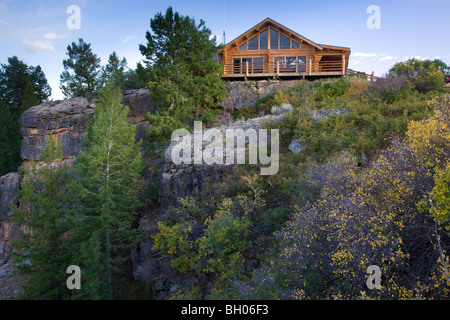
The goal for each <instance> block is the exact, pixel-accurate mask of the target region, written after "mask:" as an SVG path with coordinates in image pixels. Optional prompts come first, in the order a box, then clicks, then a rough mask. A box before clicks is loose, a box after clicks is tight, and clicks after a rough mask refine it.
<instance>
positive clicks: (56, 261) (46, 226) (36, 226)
mask: <svg viewBox="0 0 450 320" xmlns="http://www.w3.org/2000/svg"><path fill="white" fill-rule="evenodd" d="M61 158H62V145H61V144H59V143H58V142H57V141H56V139H54V138H53V137H52V136H49V137H48V139H47V141H46V143H45V147H44V149H43V151H42V156H41V161H42V163H41V164H40V165H39V167H38V166H37V165H36V163H34V161H31V168H26V167H25V166H24V172H25V177H24V179H23V181H22V183H21V191H20V203H21V208H20V209H18V208H14V207H13V215H12V221H13V223H15V224H17V225H18V226H20V229H21V230H22V232H21V234H20V236H19V240H18V241H16V242H15V243H14V248H15V249H16V252H15V253H14V254H13V259H14V262H15V265H16V267H17V269H18V271H19V272H20V273H21V274H23V275H27V280H26V282H25V285H24V287H23V290H24V291H23V296H22V298H25V299H38V300H42V299H48V300H54V299H65V298H68V297H69V296H70V291H68V289H67V286H66V279H67V274H66V269H67V267H68V266H69V265H71V264H72V261H73V256H72V254H73V252H74V250H73V249H71V248H69V244H70V243H71V242H70V241H68V240H67V239H68V232H69V231H70V225H69V224H68V223H67V222H68V220H67V216H66V204H67V199H66V198H65V196H66V195H67V194H66V193H65V190H66V188H65V183H66V181H67V178H68V169H67V167H66V166H60V165H55V163H57V162H55V161H58V160H60V159H61Z"/></svg>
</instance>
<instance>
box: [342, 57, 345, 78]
mask: <svg viewBox="0 0 450 320" xmlns="http://www.w3.org/2000/svg"><path fill="white" fill-rule="evenodd" d="M342 75H345V56H342Z"/></svg>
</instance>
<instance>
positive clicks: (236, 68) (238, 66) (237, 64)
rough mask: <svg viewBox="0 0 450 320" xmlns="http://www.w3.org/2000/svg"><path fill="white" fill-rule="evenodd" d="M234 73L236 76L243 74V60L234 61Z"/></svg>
mask: <svg viewBox="0 0 450 320" xmlns="http://www.w3.org/2000/svg"><path fill="white" fill-rule="evenodd" d="M233 73H234V74H240V73H241V59H233Z"/></svg>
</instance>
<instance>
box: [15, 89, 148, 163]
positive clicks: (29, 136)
mask: <svg viewBox="0 0 450 320" xmlns="http://www.w3.org/2000/svg"><path fill="white" fill-rule="evenodd" d="M122 103H123V104H124V105H127V106H129V107H130V113H129V114H128V121H129V122H130V123H134V124H136V129H137V130H136V139H143V138H144V137H145V134H146V128H148V125H149V124H148V122H147V121H146V120H145V117H144V115H145V114H146V113H147V112H154V111H155V104H154V103H153V102H152V101H151V100H150V95H149V92H148V90H147V89H139V90H129V91H125V92H124V94H123V99H122ZM94 109H95V103H94V101H91V100H89V99H87V98H72V99H68V100H63V101H52V102H48V103H44V104H41V105H38V106H35V107H32V108H30V109H28V110H27V111H25V112H24V113H23V115H22V118H21V120H20V122H21V133H22V136H23V142H22V149H21V157H22V159H23V160H24V161H28V160H31V159H34V160H36V161H38V160H39V159H40V156H41V152H42V149H43V148H44V144H45V140H46V138H47V137H48V136H49V135H53V136H54V137H56V138H58V139H59V141H61V143H62V145H63V161H65V162H68V163H73V162H74V160H75V158H76V156H77V155H78V153H79V152H80V151H81V149H82V142H83V136H84V132H85V131H86V121H87V119H88V116H89V115H90V114H92V113H94Z"/></svg>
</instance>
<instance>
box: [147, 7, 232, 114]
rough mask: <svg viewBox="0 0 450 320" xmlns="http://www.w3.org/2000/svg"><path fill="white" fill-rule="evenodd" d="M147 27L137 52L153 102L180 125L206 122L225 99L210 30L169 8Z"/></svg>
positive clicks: (201, 23) (203, 24)
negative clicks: (146, 71) (142, 59)
mask: <svg viewBox="0 0 450 320" xmlns="http://www.w3.org/2000/svg"><path fill="white" fill-rule="evenodd" d="M150 27H151V30H152V32H150V31H147V33H146V38H147V44H146V45H142V44H141V45H140V46H139V49H140V51H141V53H142V55H143V56H145V57H146V59H147V61H146V63H147V66H148V67H149V77H150V82H149V84H148V86H149V88H150V92H151V95H152V97H153V99H154V100H155V101H157V102H158V103H159V106H160V107H161V109H162V110H164V109H165V110H169V111H170V113H171V114H172V115H175V116H176V117H177V118H179V119H181V120H183V121H186V120H187V121H191V120H192V119H193V118H201V117H203V118H207V117H208V116H210V115H211V113H212V110H214V109H219V108H220V107H221V101H222V100H223V98H224V96H225V90H224V88H225V86H224V82H223V81H222V79H221V76H220V74H221V72H222V68H221V65H220V64H219V63H218V62H217V61H215V59H214V57H215V55H216V51H217V50H216V49H217V48H216V43H215V42H216V39H215V38H212V39H211V38H210V37H211V30H210V29H208V28H207V27H206V26H205V22H204V21H203V20H200V23H199V24H198V25H197V24H196V22H195V20H194V19H193V18H190V17H187V16H182V15H180V14H179V13H178V12H174V11H173V9H172V7H169V8H168V9H167V11H166V13H165V15H163V14H162V13H158V14H157V15H156V16H155V17H154V18H153V19H151V20H150Z"/></svg>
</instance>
